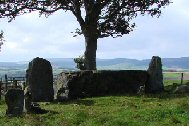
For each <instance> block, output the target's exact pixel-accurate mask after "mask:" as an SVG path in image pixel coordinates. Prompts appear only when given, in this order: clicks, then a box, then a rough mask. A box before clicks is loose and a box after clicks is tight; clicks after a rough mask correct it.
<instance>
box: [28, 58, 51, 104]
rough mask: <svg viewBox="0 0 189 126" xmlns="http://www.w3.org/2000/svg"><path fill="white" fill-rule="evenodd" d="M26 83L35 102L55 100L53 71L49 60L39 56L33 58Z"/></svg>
mask: <svg viewBox="0 0 189 126" xmlns="http://www.w3.org/2000/svg"><path fill="white" fill-rule="evenodd" d="M26 83H27V85H28V86H29V89H30V92H31V99H32V101H33V102H49V101H53V96H54V90H53V73H52V66H51V64H50V62H49V61H47V60H46V59H43V58H38V57H37V58H35V59H33V60H32V61H31V62H30V63H29V66H28V70H27V71H26Z"/></svg>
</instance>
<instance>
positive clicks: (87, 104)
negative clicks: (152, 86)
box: [0, 80, 189, 126]
mask: <svg viewBox="0 0 189 126" xmlns="http://www.w3.org/2000/svg"><path fill="white" fill-rule="evenodd" d="M179 82H180V81H179ZM185 82H187V81H185ZM172 83H175V81H171V80H167V81H165V82H164V84H165V86H166V89H171V88H172ZM41 107H42V108H43V109H46V110H48V111H49V112H48V113H46V114H26V113H25V114H23V115H22V116H21V117H7V116H6V115H5V111H6V105H5V102H4V100H2V101H1V102H0V126H185V125H186V126H187V125H188V124H189V94H172V93H168V92H165V93H162V94H156V95H144V94H142V95H121V96H105V97H95V98H85V99H78V100H73V101H69V102H62V103H53V102H52V103H41Z"/></svg>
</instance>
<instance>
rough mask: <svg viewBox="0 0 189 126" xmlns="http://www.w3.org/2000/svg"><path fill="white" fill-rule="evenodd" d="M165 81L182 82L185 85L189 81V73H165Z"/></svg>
mask: <svg viewBox="0 0 189 126" xmlns="http://www.w3.org/2000/svg"><path fill="white" fill-rule="evenodd" d="M163 75H164V80H171V81H177V82H178V81H180V83H181V84H183V82H184V81H189V72H164V73H163Z"/></svg>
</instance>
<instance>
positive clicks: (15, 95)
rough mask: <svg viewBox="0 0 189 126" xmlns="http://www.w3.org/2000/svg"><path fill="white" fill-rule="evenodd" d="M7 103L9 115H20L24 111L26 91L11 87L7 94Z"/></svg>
mask: <svg viewBox="0 0 189 126" xmlns="http://www.w3.org/2000/svg"><path fill="white" fill-rule="evenodd" d="M5 102H6V104H7V107H8V108H7V110H6V114H7V115H9V116H19V115H21V114H22V113H23V107H24V91H23V90H21V89H10V90H8V91H7V93H6V94H5Z"/></svg>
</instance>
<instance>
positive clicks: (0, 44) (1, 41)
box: [0, 31, 5, 49]
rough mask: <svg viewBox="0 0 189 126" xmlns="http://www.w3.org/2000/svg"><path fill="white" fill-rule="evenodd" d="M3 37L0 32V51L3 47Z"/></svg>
mask: <svg viewBox="0 0 189 126" xmlns="http://www.w3.org/2000/svg"><path fill="white" fill-rule="evenodd" d="M4 41H5V40H4V37H3V31H1V33H0V49H1V46H2V45H3V42H4Z"/></svg>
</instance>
